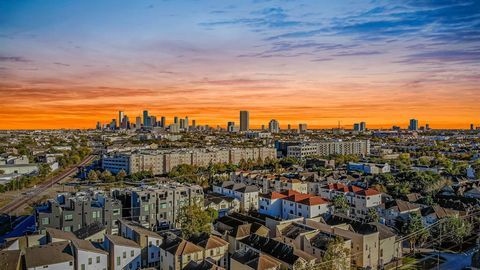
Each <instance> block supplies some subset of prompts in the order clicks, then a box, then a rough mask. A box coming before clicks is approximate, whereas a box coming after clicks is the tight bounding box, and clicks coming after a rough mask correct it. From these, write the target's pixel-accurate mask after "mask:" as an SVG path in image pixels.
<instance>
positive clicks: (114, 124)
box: [110, 118, 117, 129]
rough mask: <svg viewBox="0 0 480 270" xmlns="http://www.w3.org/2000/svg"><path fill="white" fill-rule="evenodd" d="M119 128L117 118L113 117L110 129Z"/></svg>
mask: <svg viewBox="0 0 480 270" xmlns="http://www.w3.org/2000/svg"><path fill="white" fill-rule="evenodd" d="M116 128H117V119H115V118H113V119H112V122H110V129H116Z"/></svg>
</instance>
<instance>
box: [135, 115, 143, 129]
mask: <svg viewBox="0 0 480 270" xmlns="http://www.w3.org/2000/svg"><path fill="white" fill-rule="evenodd" d="M141 127H142V117H140V116H137V118H135V128H141Z"/></svg>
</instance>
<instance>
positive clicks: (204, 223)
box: [178, 203, 213, 238]
mask: <svg viewBox="0 0 480 270" xmlns="http://www.w3.org/2000/svg"><path fill="white" fill-rule="evenodd" d="M212 221H213V219H212V215H211V212H207V211H204V210H203V209H202V207H201V205H199V204H198V203H192V204H190V205H189V204H186V205H184V206H182V207H181V208H180V212H179V213H178V224H179V225H180V229H181V231H182V236H183V238H189V237H190V236H192V235H193V234H197V233H202V232H205V233H210V231H211V226H212V225H211V223H212Z"/></svg>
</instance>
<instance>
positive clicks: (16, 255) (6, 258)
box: [0, 250, 22, 270]
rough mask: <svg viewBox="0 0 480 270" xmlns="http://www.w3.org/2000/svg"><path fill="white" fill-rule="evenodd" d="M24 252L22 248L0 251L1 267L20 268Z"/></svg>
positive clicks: (6, 269)
mask: <svg viewBox="0 0 480 270" xmlns="http://www.w3.org/2000/svg"><path fill="white" fill-rule="evenodd" d="M21 255H22V253H21V252H20V250H2V251H0V269H2V270H17V269H20V267H19V264H20V263H21V262H20V259H21Z"/></svg>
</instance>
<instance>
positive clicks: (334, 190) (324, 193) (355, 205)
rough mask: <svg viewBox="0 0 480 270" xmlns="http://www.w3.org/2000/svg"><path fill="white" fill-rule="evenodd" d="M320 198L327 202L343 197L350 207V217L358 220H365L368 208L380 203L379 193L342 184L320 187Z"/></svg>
mask: <svg viewBox="0 0 480 270" xmlns="http://www.w3.org/2000/svg"><path fill="white" fill-rule="evenodd" d="M320 196H321V197H322V198H327V199H329V200H333V199H334V198H335V197H336V196H344V197H345V198H346V200H347V202H348V203H349V204H350V207H351V211H350V215H352V216H354V217H355V218H358V219H365V218H366V217H367V213H368V210H369V209H370V208H374V207H378V206H379V205H380V204H381V203H382V194H381V193H380V192H378V191H376V190H374V189H371V188H368V189H363V188H360V187H357V186H347V185H345V184H342V183H330V184H327V185H325V186H322V187H320Z"/></svg>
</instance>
